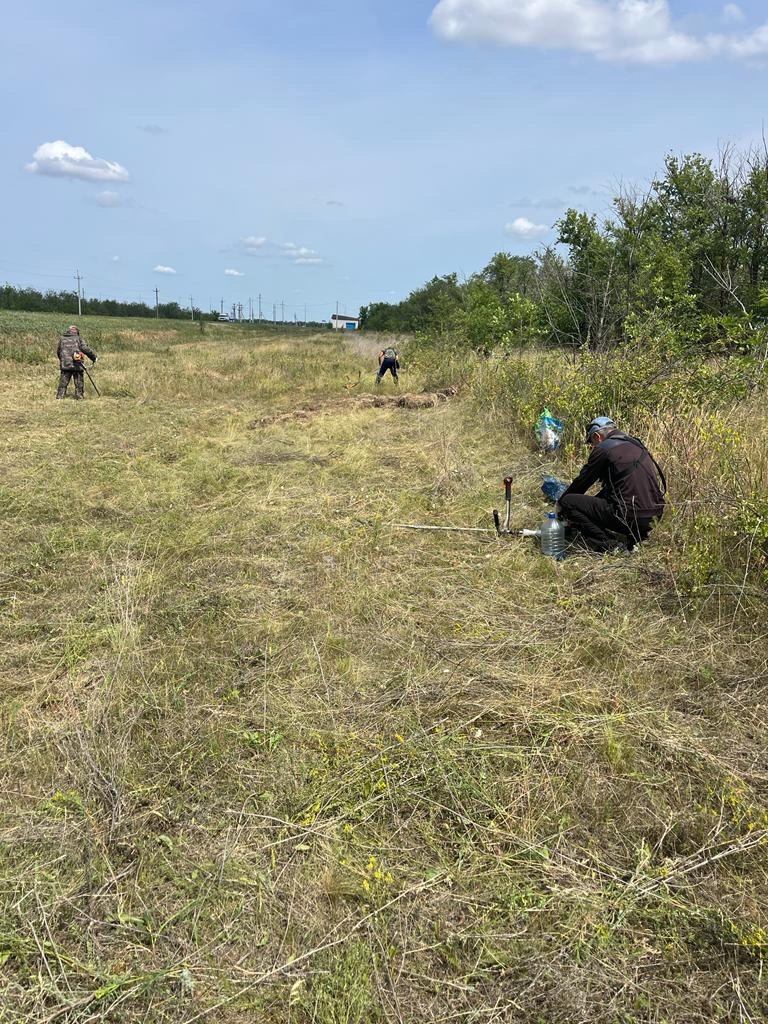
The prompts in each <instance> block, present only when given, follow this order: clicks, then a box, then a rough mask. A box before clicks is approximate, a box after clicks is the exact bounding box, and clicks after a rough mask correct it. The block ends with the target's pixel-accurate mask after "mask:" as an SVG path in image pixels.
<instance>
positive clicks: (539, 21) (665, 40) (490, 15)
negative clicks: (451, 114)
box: [430, 0, 768, 64]
mask: <svg viewBox="0 0 768 1024" xmlns="http://www.w3.org/2000/svg"><path fill="white" fill-rule="evenodd" d="M727 7H728V8H736V10H738V11H739V13H741V11H740V9H739V8H737V7H736V4H728V5H727ZM735 13H736V12H735V11H731V18H730V20H731V21H733V15H734V14H735ZM737 17H738V15H737ZM430 23H431V25H432V28H433V29H434V31H435V32H436V33H437V35H438V36H440V37H441V38H442V39H445V40H448V41H450V42H488V43H497V44H501V45H506V46H519V47H531V48H533V49H540V50H575V51H577V52H580V53H588V54H591V55H593V56H595V57H597V58H599V59H601V60H617V61H628V62H635V63H641V64H658V63H674V62H678V61H692V60H705V59H707V58H710V57H716V56H730V57H755V56H760V55H763V54H766V53H768V23H767V24H765V25H763V26H761V27H759V28H756V29H754V30H753V31H752V32H749V33H747V34H744V35H737V34H735V33H726V34H722V33H720V34H717V33H710V34H704V35H691V34H690V33H688V32H685V31H684V30H683V29H682V28H680V27H679V26H678V25H677V24H676V23H675V21H674V20H673V17H672V12H671V10H670V3H669V0H439V2H438V3H437V5H436V6H435V8H434V10H433V11H432V14H431V17H430Z"/></svg>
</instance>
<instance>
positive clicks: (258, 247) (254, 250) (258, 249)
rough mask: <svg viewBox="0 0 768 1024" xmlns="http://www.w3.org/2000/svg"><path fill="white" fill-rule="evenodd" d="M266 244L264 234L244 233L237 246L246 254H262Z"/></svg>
mask: <svg viewBox="0 0 768 1024" xmlns="http://www.w3.org/2000/svg"><path fill="white" fill-rule="evenodd" d="M266 244H267V238H266V235H244V236H243V237H242V238H241V239H240V241H239V243H238V248H239V249H241V250H242V251H243V252H244V253H245V254H246V255H247V256H262V255H263V249H264V246H265V245H266Z"/></svg>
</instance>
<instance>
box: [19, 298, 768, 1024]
mask: <svg viewBox="0 0 768 1024" xmlns="http://www.w3.org/2000/svg"><path fill="white" fill-rule="evenodd" d="M60 326H66V319H63V320H62V323H61V324H60V323H59V322H58V320H57V319H56V318H53V317H33V316H25V317H22V316H18V317H14V316H11V315H10V314H2V315H0V327H1V328H2V331H1V333H0V355H1V356H2V369H3V373H4V378H5V388H4V390H3V394H2V396H0V421H1V422H2V425H3V428H4V429H3V431H2V437H1V438H0V445H1V446H2V466H3V472H2V477H0V494H1V496H2V517H3V534H4V545H3V552H4V555H3V561H2V567H1V568H0V615H1V616H2V627H3V628H2V632H1V633H0V647H1V651H0V655H1V657H0V664H1V665H2V669H1V670H0V672H1V675H2V681H1V683H0V709H1V713H0V724H1V730H0V779H2V802H1V803H0V1021H1V1022H2V1024H22V1022H24V1024H27V1022H34V1024H53V1022H56V1024H86V1022H96V1021H105V1022H107V1021H108V1022H114V1024H123V1022H126V1024H127V1022H131V1024H133V1022H147V1024H193V1022H198V1021H207V1022H210V1024H213V1022H217V1024H246V1022H248V1024H255V1022H259V1024H260V1022H264V1024H267V1022H269V1024H283V1022H285V1024H289V1022H290V1024H310V1022H313V1024H314V1022H318V1024H379V1022H388V1024H395V1022H397V1024H406V1022H407V1024H417V1022H419V1024H421V1022H431V1024H438V1022H439V1024H447V1022H449V1021H450V1022H457V1024H493V1022H521V1024H522V1022H526V1024H527V1022H530V1024H576V1022H583V1024H630V1022H648V1024H651V1022H653V1024H694V1022H695V1024H710V1022H737V1021H739V1022H741V1021H744V1022H747V1021H759V1020H763V1019H765V1017H766V1015H767V1014H768V995H767V994H766V990H765V983H764V979H763V960H764V958H765V957H766V956H767V955H768V903H767V901H766V896H765V894H766V871H767V869H768V844H766V838H767V837H768V773H767V769H766V759H765V758H766V741H767V739H768V726H767V724H766V659H767V657H768V642H767V641H766V627H765V622H764V621H757V622H756V621H754V619H753V618H752V617H751V616H746V617H744V616H738V615H736V614H734V615H733V616H730V615H728V616H712V615H708V614H704V613H700V612H699V611H697V610H696V609H695V608H693V607H691V606H690V605H689V604H688V603H686V601H685V600H684V598H683V596H682V595H681V593H680V591H679V588H678V586H677V584H676V568H675V567H676V561H675V548H674V538H675V527H674V518H673V519H672V520H671V521H670V523H669V524H665V525H664V527H662V528H661V529H660V530H659V531H658V533H657V535H656V537H654V539H653V541H652V543H651V544H650V545H648V547H647V548H646V550H644V551H643V553H642V554H640V555H639V556H636V557H633V558H623V559H622V558H605V559H599V558H593V557H590V556H586V555H585V556H582V557H575V558H572V559H569V560H567V561H566V562H564V563H562V564H555V563H550V562H548V561H545V560H544V559H542V558H541V557H540V555H539V554H538V553H537V551H536V549H535V547H533V546H532V543H533V542H530V541H520V540H510V541H498V540H496V539H495V537H494V536H493V535H491V534H490V533H489V534H488V536H487V537H484V536H483V535H479V534H478V535H472V534H467V535H461V534H455V535H444V534H437V533H436V534H429V533H410V532H407V531H402V530H397V529H395V528H393V524H394V523H399V522H412V523H419V522H421V523H434V524H446V523H453V524H463V525H468V526H485V525H490V509H491V508H492V506H493V505H494V504H498V501H499V498H500V482H501V479H502V477H503V476H504V475H505V474H506V473H507V472H514V474H515V477H516V486H515V502H516V510H515V520H516V525H521V526H522V525H526V526H527V525H535V523H536V522H537V521H538V520H539V518H540V517H541V515H542V513H543V510H544V505H543V504H542V502H541V497H540V493H539V485H540V470H541V462H540V458H539V456H537V455H536V454H535V453H534V452H533V451H532V450H531V449H530V448H529V447H526V446H525V445H523V444H522V443H521V442H520V441H519V440H517V439H515V438H513V437H512V436H511V434H510V433H509V432H508V431H507V430H505V429H502V428H500V427H499V424H498V422H496V421H495V420H494V419H493V418H492V417H491V416H490V415H488V414H487V413H486V411H485V410H484V409H483V407H482V406H478V404H477V403H476V402H473V400H472V398H471V395H470V394H469V393H468V392H467V391H466V390H464V391H460V392H459V394H458V395H456V396H455V397H453V398H450V400H447V401H440V402H439V403H438V404H436V405H434V407H426V408H403V407H399V406H397V405H394V404H385V405H379V406H377V405H374V404H372V403H371V401H370V399H369V398H367V397H366V396H368V395H370V393H371V391H372V390H373V389H372V382H373V369H374V362H375V361H374V360H372V359H371V357H370V355H368V354H367V353H368V351H369V350H367V349H366V348H365V343H364V342H361V341H360V340H357V341H356V347H354V348H353V347H352V346H348V345H347V344H346V341H345V339H340V338H333V337H330V335H329V334H322V335H317V336H314V337H312V336H308V335H298V334H297V335H291V334H290V333H286V334H282V333H274V334H272V333H269V332H267V331H266V330H262V331H258V330H253V329H249V328H247V327H245V326H243V327H238V326H235V325H207V326H206V329H205V333H204V334H201V333H200V332H199V330H198V329H197V327H196V326H194V325H191V324H173V323H166V322H159V323H154V322H151V321H144V322H141V321H139V322H131V321H128V320H125V321H119V320H118V321H108V320H98V321H92V322H89V321H88V320H85V321H83V326H82V330H83V334H84V336H85V337H86V338H87V339H88V340H89V341H91V343H92V344H93V346H94V347H95V348H96V350H97V351H98V353H99V362H98V364H97V366H96V369H95V371H94V378H95V379H96V381H97V383H98V385H99V387H100V389H101V391H102V393H103V397H102V398H101V399H98V398H96V397H95V396H94V395H93V393H92V392H90V389H89V388H87V390H88V391H89V394H88V401H86V402H81V403H76V402H74V401H72V400H67V401H64V402H56V401H55V400H54V397H53V396H54V392H55V384H56V379H57V368H56V364H55V359H54V358H53V352H54V351H55V328H58V327H60ZM371 344H372V348H373V349H375V347H376V346H375V344H373V343H371ZM361 345H362V347H361ZM484 372H487V371H484ZM358 381H359V383H358ZM426 383H428V382H427V381H425V380H423V379H421V378H420V377H419V374H418V372H417V371H412V370H407V371H406V373H405V374H404V379H403V390H406V389H407V390H408V391H409V392H412V393H419V392H421V391H422V390H423V387H424V386H425V384H426ZM383 390H384V393H385V394H387V395H391V394H393V391H392V385H391V383H388V384H386V385H385V386H384V388H383ZM598 411H599V410H598ZM548 468H551V467H549V466H548ZM566 468H573V467H572V466H570V467H566ZM556 470H557V471H558V472H561V473H562V474H564V473H565V470H564V469H563V467H559V468H558V467H556Z"/></svg>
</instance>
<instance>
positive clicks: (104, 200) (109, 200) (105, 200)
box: [96, 188, 125, 207]
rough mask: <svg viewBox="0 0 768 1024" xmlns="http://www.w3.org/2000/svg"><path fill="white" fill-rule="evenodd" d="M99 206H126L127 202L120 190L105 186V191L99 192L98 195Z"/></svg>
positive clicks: (97, 202) (97, 203)
mask: <svg viewBox="0 0 768 1024" xmlns="http://www.w3.org/2000/svg"><path fill="white" fill-rule="evenodd" d="M96 205H97V206H107V207H114V206H124V205H125V202H124V200H123V197H122V196H121V195H120V193H119V192H113V191H112V190H111V189H108V188H105V189H104V191H103V192H99V193H98V194H97V195H96Z"/></svg>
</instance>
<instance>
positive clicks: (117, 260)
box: [112, 256, 120, 263]
mask: <svg viewBox="0 0 768 1024" xmlns="http://www.w3.org/2000/svg"><path fill="white" fill-rule="evenodd" d="M112 262H113V263H119V262H120V257H119V256H113V257H112Z"/></svg>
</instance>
